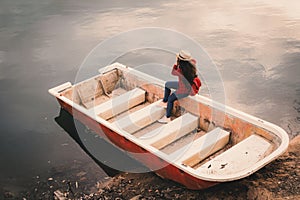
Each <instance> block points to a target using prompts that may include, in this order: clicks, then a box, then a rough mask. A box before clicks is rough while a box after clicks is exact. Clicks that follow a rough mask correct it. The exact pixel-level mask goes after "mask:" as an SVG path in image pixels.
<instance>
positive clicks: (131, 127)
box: [113, 101, 166, 133]
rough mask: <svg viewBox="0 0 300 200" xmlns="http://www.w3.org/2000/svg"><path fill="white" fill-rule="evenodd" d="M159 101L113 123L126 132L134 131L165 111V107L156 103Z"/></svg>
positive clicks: (159, 116) (155, 119)
mask: <svg viewBox="0 0 300 200" xmlns="http://www.w3.org/2000/svg"><path fill="white" fill-rule="evenodd" d="M160 102H161V101H157V102H155V103H152V104H150V105H148V106H146V107H144V108H142V109H140V110H138V111H136V112H133V113H131V114H129V115H127V116H125V117H123V118H121V119H118V120H117V121H115V122H114V123H113V124H114V125H116V126H117V127H118V128H120V129H122V130H124V131H126V132H128V133H134V132H136V131H137V130H139V129H142V128H144V127H146V126H148V125H149V124H152V123H153V122H155V121H157V120H158V119H160V118H161V117H162V116H163V115H164V114H165V113H166V110H165V108H163V107H161V106H159V105H158V104H159V103H160Z"/></svg>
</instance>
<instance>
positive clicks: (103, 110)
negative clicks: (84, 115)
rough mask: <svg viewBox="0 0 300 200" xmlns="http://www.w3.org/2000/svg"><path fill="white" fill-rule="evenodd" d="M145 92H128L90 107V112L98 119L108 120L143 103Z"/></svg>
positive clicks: (135, 90)
mask: <svg viewBox="0 0 300 200" xmlns="http://www.w3.org/2000/svg"><path fill="white" fill-rule="evenodd" d="M145 93H146V92H145V91H144V90H142V89H140V88H135V89H133V90H130V91H128V92H126V93H124V94H122V95H120V96H117V97H113V98H111V99H110V100H108V101H106V102H104V103H102V104H100V105H98V106H95V107H92V108H90V109H89V111H90V112H94V113H95V114H96V115H99V117H102V118H104V119H109V118H111V117H113V116H116V115H118V114H120V113H122V112H124V111H126V110H128V109H130V108H132V107H134V106H136V105H138V104H140V103H143V102H144V101H145Z"/></svg>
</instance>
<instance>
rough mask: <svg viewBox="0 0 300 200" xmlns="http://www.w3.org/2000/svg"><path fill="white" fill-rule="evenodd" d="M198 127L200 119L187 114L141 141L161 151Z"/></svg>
mask: <svg viewBox="0 0 300 200" xmlns="http://www.w3.org/2000/svg"><path fill="white" fill-rule="evenodd" d="M197 127H198V117H195V116H193V115H191V114H189V113H187V114H184V115H183V116H181V117H178V118H176V119H174V120H173V121H171V122H169V123H168V124H165V125H163V126H162V127H159V128H157V129H155V130H153V131H151V132H149V133H147V134H145V135H143V136H142V137H140V138H139V139H141V140H142V141H143V142H145V143H147V144H149V145H152V146H153V147H155V148H157V149H161V148H163V147H165V146H166V145H168V144H170V143H172V142H173V141H175V140H177V139H179V138H181V137H182V136H184V135H186V134H187V133H189V132H191V131H193V130H194V129H196V128H197Z"/></svg>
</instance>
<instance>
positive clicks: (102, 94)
mask: <svg viewBox="0 0 300 200" xmlns="http://www.w3.org/2000/svg"><path fill="white" fill-rule="evenodd" d="M149 77H150V76H148V75H145V74H143V73H141V72H138V71H136V70H131V69H128V68H127V67H115V68H110V69H109V70H107V69H106V70H105V71H104V72H101V73H100V74H99V75H97V76H95V77H93V78H91V79H88V80H85V81H82V82H80V83H77V84H75V85H73V86H71V87H69V88H67V89H65V90H63V91H62V92H61V93H60V95H62V96H64V97H66V98H68V99H70V100H71V101H72V102H74V103H75V104H78V105H80V106H81V107H83V108H84V109H86V110H87V111H88V112H89V113H93V114H94V115H95V116H98V117H100V118H102V119H104V120H105V121H107V122H108V123H110V124H111V125H112V126H114V127H118V128H119V130H122V131H123V132H125V133H126V134H128V135H131V136H134V138H136V141H137V142H138V143H142V144H144V145H146V146H147V145H148V146H151V148H155V149H157V150H158V151H159V152H160V155H163V156H164V158H165V159H166V160H169V161H172V163H173V164H176V165H178V166H182V167H188V168H190V169H192V170H193V171H195V172H197V173H200V174H209V175H215V176H216V177H217V176H219V175H224V174H227V175H230V174H234V173H237V172H241V171H244V170H247V169H248V168H249V167H250V166H253V165H255V164H256V163H258V162H259V161H260V160H262V159H263V158H265V157H266V156H268V155H269V154H271V153H272V152H273V151H274V150H276V148H278V146H279V145H280V138H279V137H278V136H277V135H276V134H274V133H272V132H270V131H268V130H266V129H264V128H261V127H259V126H257V125H256V124H253V123H250V122H249V121H247V120H245V119H242V118H240V117H237V116H235V115H233V114H232V113H231V114H230V112H229V113H227V111H226V109H225V108H222V107H220V106H219V107H218V105H217V106H215V107H214V106H213V105H212V104H211V103H209V101H207V102H205V101H204V100H201V99H200V100H199V98H201V97H198V96H200V95H196V96H190V97H187V98H184V99H181V100H179V101H178V102H176V103H175V106H174V109H173V113H174V116H172V121H171V122H169V123H167V124H161V123H159V122H158V120H159V119H160V118H162V117H163V116H164V115H165V113H166V109H165V107H163V106H160V102H161V99H162V98H163V92H164V87H163V85H164V84H163V83H164V82H159V81H158V80H156V79H150V80H149Z"/></svg>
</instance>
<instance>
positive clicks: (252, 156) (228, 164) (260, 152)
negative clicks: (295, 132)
mask: <svg viewBox="0 0 300 200" xmlns="http://www.w3.org/2000/svg"><path fill="white" fill-rule="evenodd" d="M270 148H271V143H270V142H268V141H267V140H266V139H264V138H262V137H261V136H258V135H251V136H249V137H248V138H246V139H244V140H243V141H241V142H239V143H238V144H236V145H235V146H233V147H231V148H230V149H228V150H227V151H225V152H224V153H222V154H220V155H218V156H216V157H215V158H213V159H212V160H210V161H208V162H207V163H205V164H204V165H202V166H200V167H199V168H198V169H197V171H199V172H201V173H207V174H211V175H217V176H220V175H229V174H232V173H236V172H239V171H242V170H245V169H249V167H251V166H253V165H254V164H255V163H257V162H258V161H259V160H261V159H262V158H264V157H265V154H266V153H267V152H268V150H270Z"/></svg>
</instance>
